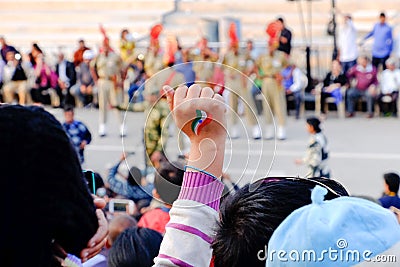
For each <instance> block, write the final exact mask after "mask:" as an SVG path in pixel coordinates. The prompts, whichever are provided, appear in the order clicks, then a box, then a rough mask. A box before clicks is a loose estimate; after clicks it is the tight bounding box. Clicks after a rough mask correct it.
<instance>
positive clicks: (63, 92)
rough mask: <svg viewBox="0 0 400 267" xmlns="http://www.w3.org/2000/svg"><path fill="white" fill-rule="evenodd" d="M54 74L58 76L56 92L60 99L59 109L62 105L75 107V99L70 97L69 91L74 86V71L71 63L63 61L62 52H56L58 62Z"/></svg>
mask: <svg viewBox="0 0 400 267" xmlns="http://www.w3.org/2000/svg"><path fill="white" fill-rule="evenodd" d="M55 72H56V74H57V76H58V80H57V86H56V87H55V88H53V89H55V90H56V92H57V95H58V97H59V99H60V107H64V105H72V106H75V99H74V98H73V97H72V95H71V92H70V89H71V87H72V86H74V85H75V84H76V71H75V66H74V64H73V63H72V62H70V61H68V60H66V59H65V56H64V53H63V52H62V51H59V52H58V62H57V64H56V71H55Z"/></svg>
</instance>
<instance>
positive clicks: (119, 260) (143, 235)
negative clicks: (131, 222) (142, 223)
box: [107, 227, 162, 267]
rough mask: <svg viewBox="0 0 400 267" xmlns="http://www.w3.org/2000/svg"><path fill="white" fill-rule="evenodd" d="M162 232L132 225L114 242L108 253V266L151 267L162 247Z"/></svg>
mask: <svg viewBox="0 0 400 267" xmlns="http://www.w3.org/2000/svg"><path fill="white" fill-rule="evenodd" d="M161 241H162V236H161V234H160V233H158V232H156V231H154V230H151V229H147V228H142V227H130V228H127V229H126V230H125V231H123V232H122V233H121V234H120V235H119V236H118V238H117V239H116V240H115V242H114V243H113V245H112V247H111V249H110V251H109V254H108V262H107V263H108V267H132V266H140V267H150V266H153V259H154V258H155V257H156V256H157V254H158V251H159V249H160V244H161Z"/></svg>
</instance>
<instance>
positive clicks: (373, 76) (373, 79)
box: [346, 56, 378, 118]
mask: <svg viewBox="0 0 400 267" xmlns="http://www.w3.org/2000/svg"><path fill="white" fill-rule="evenodd" d="M347 78H348V80H349V82H350V84H352V82H351V80H352V79H355V80H356V84H355V87H351V88H350V89H349V90H347V98H346V103H347V114H346V117H348V118H350V117H353V116H354V114H355V104H356V103H355V102H356V101H357V100H358V99H359V98H360V97H363V96H365V97H366V99H367V112H368V115H367V118H372V117H373V107H374V102H375V98H376V95H377V88H376V87H377V86H378V78H377V70H376V68H375V67H374V66H372V64H371V63H370V60H369V58H368V57H367V56H360V57H359V58H358V63H357V65H356V66H354V67H352V68H351V69H350V70H349V71H348V72H347Z"/></svg>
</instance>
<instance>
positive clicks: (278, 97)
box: [262, 78, 286, 126]
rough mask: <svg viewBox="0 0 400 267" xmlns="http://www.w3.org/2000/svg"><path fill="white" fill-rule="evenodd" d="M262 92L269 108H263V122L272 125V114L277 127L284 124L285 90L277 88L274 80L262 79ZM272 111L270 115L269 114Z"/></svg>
mask: <svg viewBox="0 0 400 267" xmlns="http://www.w3.org/2000/svg"><path fill="white" fill-rule="evenodd" d="M262 92H263V95H264V96H265V98H266V99H267V103H268V105H269V107H264V109H263V110H264V116H265V121H266V123H267V125H268V124H272V114H273V115H274V116H275V119H276V121H277V124H278V125H279V126H285V124H286V96H285V90H283V88H282V87H281V86H279V85H278V84H277V82H276V80H275V78H264V79H263V82H262ZM271 111H272V114H271Z"/></svg>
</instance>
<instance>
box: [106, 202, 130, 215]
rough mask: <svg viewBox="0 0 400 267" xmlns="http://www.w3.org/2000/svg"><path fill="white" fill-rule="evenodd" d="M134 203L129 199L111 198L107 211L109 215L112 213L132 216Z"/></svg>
mask: <svg viewBox="0 0 400 267" xmlns="http://www.w3.org/2000/svg"><path fill="white" fill-rule="evenodd" d="M135 207H136V206H135V202H133V201H132V200H130V199H116V198H113V199H111V200H110V202H109V203H108V211H109V212H110V213H114V212H126V213H128V214H134V212H135Z"/></svg>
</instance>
